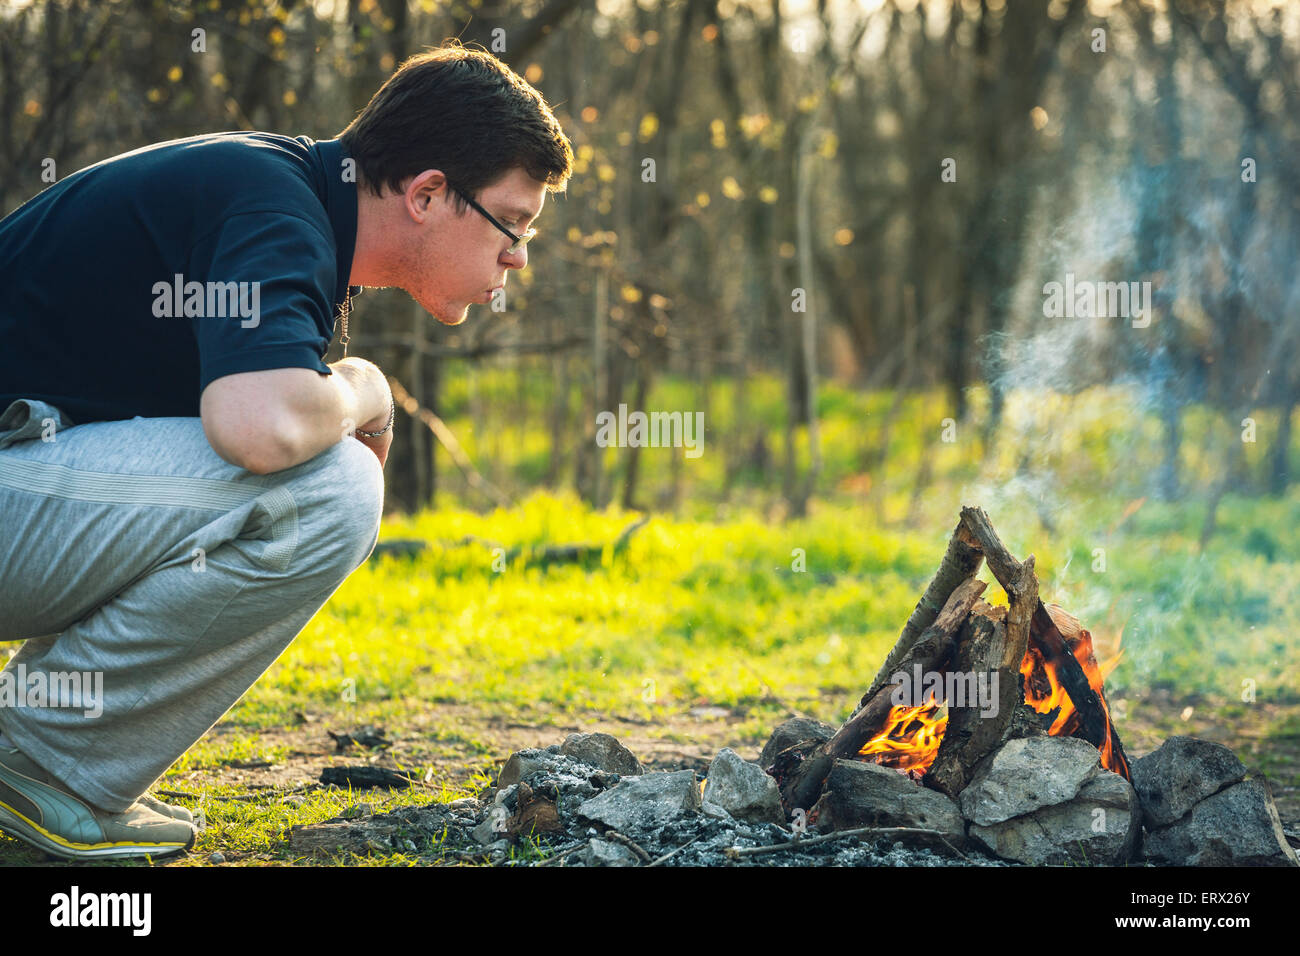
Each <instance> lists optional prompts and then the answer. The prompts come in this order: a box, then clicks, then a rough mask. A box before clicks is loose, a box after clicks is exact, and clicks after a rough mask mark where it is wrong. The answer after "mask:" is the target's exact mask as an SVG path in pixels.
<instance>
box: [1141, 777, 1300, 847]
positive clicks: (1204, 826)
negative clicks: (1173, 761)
mask: <svg viewBox="0 0 1300 956" xmlns="http://www.w3.org/2000/svg"><path fill="white" fill-rule="evenodd" d="M1145 852H1146V856H1147V859H1148V860H1151V861H1153V862H1157V863H1169V864H1172V865H1174V866H1297V865H1300V861H1298V860H1297V859H1296V852H1295V850H1293V849H1292V848H1291V847H1290V845H1289V844H1288V843H1287V840H1286V835H1285V834H1284V833H1283V832H1282V822H1281V821H1280V820H1279V819H1278V815H1277V807H1276V806H1274V804H1273V797H1272V795H1271V794H1270V793H1269V792H1268V787H1267V786H1265V785H1264V783H1263V781H1261V780H1258V779H1250V780H1245V781H1242V782H1241V783H1238V784H1234V785H1232V786H1230V787H1228V789H1226V790H1221V791H1219V792H1218V793H1216V794H1214V795H1213V796H1209V797H1206V798H1205V799H1204V800H1202V801H1201V802H1200V803H1198V804H1196V806H1194V807H1192V809H1191V811H1190V812H1189V813H1187V814H1186V815H1185V816H1183V817H1180V818H1179V819H1178V820H1176V821H1175V822H1174V823H1171V824H1170V825H1168V826H1165V827H1160V828H1157V829H1155V830H1152V831H1151V832H1150V833H1148V834H1147V838H1146V844H1145Z"/></svg>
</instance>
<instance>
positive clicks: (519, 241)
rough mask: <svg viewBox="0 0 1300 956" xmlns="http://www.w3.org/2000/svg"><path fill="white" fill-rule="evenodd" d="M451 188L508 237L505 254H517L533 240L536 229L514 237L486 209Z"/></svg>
mask: <svg viewBox="0 0 1300 956" xmlns="http://www.w3.org/2000/svg"><path fill="white" fill-rule="evenodd" d="M451 188H452V191H454V192H455V193H456V195H457V196H459V197H460V198H461V199H463V200H465V201H466V202H467V203H469V204H470V205H471V206H473V207H474V208H475V209H477V210H478V212H479V214H480V215H482V217H483V218H484V219H486V220H487V221H488V222H490V223H492V225H494V226H496V227H497V228H498V229H500V230H501V231H502V232H504V233H505V234H506V235H507V236H509V237H510V240H511V242H510V248H509V249H507V250H506V252H508V253H510V255H512V256H513V255H514V254H515V253H516V252H518V251H519V250H520V249H522V248H523V247H524V246H525V245H526V244H527V243H528V240H529V239H531V238H533V236H535V235H537V230H536V229H528V230H526V231H525V232H524V234H523V235H522V236H516V235H515V234H514V233H513V232H511V231H510V230H509V229H507V228H506V227H505V226H503V225H501V223H499V222H497V221H496V219H495V218H494V217H493V215H492V214H491V213H490V212H488V211H487V210H486V209H484V208H483V207H482V206H480V205H479V204H478V203H476V202H475V201H474V200H473V199H471V198H470V197H469V196H468V195H467V194H466V193H464V192H461V190H459V189H457V188H456V187H455V186H452V187H451Z"/></svg>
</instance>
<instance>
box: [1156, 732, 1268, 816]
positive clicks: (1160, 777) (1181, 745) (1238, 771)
mask: <svg viewBox="0 0 1300 956" xmlns="http://www.w3.org/2000/svg"><path fill="white" fill-rule="evenodd" d="M1132 773H1133V786H1134V787H1135V788H1136V789H1137V794H1138V799H1140V800H1141V801H1142V812H1143V813H1144V814H1145V816H1146V825H1147V828H1148V829H1155V828H1158V827H1163V826H1168V825H1169V824H1171V823H1173V822H1174V821H1175V820H1177V819H1178V818H1179V817H1181V816H1183V815H1184V814H1185V813H1187V812H1188V811H1189V810H1191V809H1192V807H1194V806H1195V805H1196V804H1198V803H1200V802H1201V801H1202V800H1204V799H1205V798H1206V797H1210V796H1213V795H1214V794H1216V793H1218V792H1219V791H1220V790H1223V789H1225V788H1227V787H1230V786H1232V785H1233V784H1234V783H1240V782H1241V781H1242V780H1245V779H1246V767H1245V765H1244V764H1242V762H1241V761H1240V760H1238V759H1237V756H1236V754H1234V753H1233V752H1232V751H1231V750H1229V749H1228V748H1227V747H1225V746H1223V745H1222V744H1216V743H1211V742H1210V741H1208V740H1198V739H1197V738H1195V737H1170V738H1169V739H1168V740H1166V741H1165V742H1164V743H1163V744H1161V745H1160V748H1159V749H1158V750H1155V751H1153V752H1152V753H1149V754H1147V755H1146V756H1145V757H1142V758H1141V759H1139V760H1135V761H1133V767H1132Z"/></svg>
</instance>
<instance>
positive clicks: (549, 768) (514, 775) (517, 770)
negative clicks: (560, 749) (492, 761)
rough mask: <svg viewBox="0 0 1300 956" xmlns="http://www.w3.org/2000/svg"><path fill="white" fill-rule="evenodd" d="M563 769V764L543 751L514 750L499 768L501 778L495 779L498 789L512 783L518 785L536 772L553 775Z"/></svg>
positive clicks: (553, 755) (552, 755)
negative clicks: (542, 771) (543, 771)
mask: <svg viewBox="0 0 1300 956" xmlns="http://www.w3.org/2000/svg"><path fill="white" fill-rule="evenodd" d="M562 769H564V764H563V763H562V762H561V761H559V760H557V759H556V756H555V754H551V753H547V752H546V751H545V750H534V749H531V748H530V749H528V750H516V751H515V752H514V753H512V754H511V755H510V759H509V760H507V761H506V764H505V766H504V767H502V768H501V776H500V777H498V778H497V786H498V787H508V786H510V785H511V784H512V783H518V782H519V781H520V780H522V779H524V777H527V776H528V775H529V774H531V773H536V772H537V771H538V770H545V771H546V772H548V773H555V772H558V771H560V770H562Z"/></svg>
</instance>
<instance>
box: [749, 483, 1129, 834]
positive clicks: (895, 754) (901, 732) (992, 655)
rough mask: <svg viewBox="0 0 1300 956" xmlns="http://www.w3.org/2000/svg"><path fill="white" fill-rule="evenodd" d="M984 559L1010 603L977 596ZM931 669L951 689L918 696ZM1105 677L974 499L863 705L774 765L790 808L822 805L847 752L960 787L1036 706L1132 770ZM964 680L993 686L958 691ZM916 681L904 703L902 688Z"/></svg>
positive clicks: (1113, 763)
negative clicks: (921, 682) (833, 730)
mask: <svg viewBox="0 0 1300 956" xmlns="http://www.w3.org/2000/svg"><path fill="white" fill-rule="evenodd" d="M985 561H986V562H987V563H988V566H989V570H990V571H991V572H992V574H993V576H994V578H996V579H997V581H998V583H999V584H1001V585H1002V587H1003V589H1004V590H1005V591H1006V593H1007V597H1008V601H1009V606H1008V607H1007V608H1005V609H1003V608H994V607H991V606H990V605H988V604H985V603H984V602H983V601H979V600H978V599H979V596H980V594H981V593H982V592H983V591H984V588H985V585H984V583H983V582H981V581H978V580H976V579H975V578H974V574H975V572H976V571H978V570H979V567H980V564H981V562H985ZM940 605H942V606H940ZM923 674H924V675H925V676H926V680H927V681H928V682H930V683H928V684H927V686H929V687H936V688H937V687H938V686H942V687H943V688H945V690H944V691H943V692H942V693H943V698H944V699H943V700H940V699H939V698H938V693H936V692H934V691H931V693H932V694H933V696H932V697H931V699H928V700H917V699H916V696H917V690H918V689H917V687H916V686H915V685H916V683H917V682H918V681H919V680H920V679H921V677H922V675H923ZM982 675H987V677H986V678H985V682H984V683H983V684H980V681H979V679H980V677H981V676H982ZM1101 679H1102V674H1101V671H1100V669H1099V668H1098V667H1097V664H1096V659H1095V658H1094V657H1093V654H1092V641H1091V635H1089V634H1088V632H1087V631H1086V630H1084V629H1083V628H1082V626H1081V625H1080V624H1079V622H1078V621H1077V620H1076V619H1074V618H1073V617H1071V616H1070V615H1068V614H1066V613H1065V612H1064V611H1062V610H1061V609H1060V608H1057V607H1056V606H1055V605H1052V606H1050V607H1049V606H1047V605H1044V604H1043V602H1042V600H1041V599H1040V597H1039V594H1038V578H1037V576H1036V574H1035V571H1034V557H1033V555H1030V556H1029V558H1027V559H1026V560H1025V561H1023V562H1022V561H1019V560H1017V559H1016V558H1015V557H1013V556H1012V555H1011V553H1010V552H1009V551H1008V550H1007V548H1006V546H1005V545H1004V544H1003V543H1002V541H1001V539H1000V538H999V537H998V535H997V532H996V531H994V529H993V525H992V523H991V522H990V521H989V518H988V515H987V514H985V512H984V511H983V510H982V509H980V508H963V509H962V512H961V519H960V521H959V522H958V524H957V527H956V529H955V530H954V531H953V534H952V536H951V538H950V540H949V542H948V548H947V550H946V552H945V554H944V558H943V561H942V562H941V564H940V566H939V570H938V572H937V573H936V574H935V576H934V578H933V580H931V582H930V585H929V587H927V588H926V591H925V594H924V595H923V596H922V598H921V600H920V601H919V602H918V603H917V606H916V608H915V610H914V611H913V612H912V615H911V616H910V617H909V618H908V621H907V624H906V626H904V628H903V632H902V634H900V635H899V638H898V641H897V642H896V643H895V645H894V647H893V649H892V650H891V651H890V653H889V655H888V656H887V657H886V659H885V664H884V666H883V667H881V669H880V671H879V673H877V675H876V677H875V679H874V680H873V681H872V683H871V686H870V687H869V688H868V689H867V692H866V693H865V694H863V696H862V699H861V700H860V701H859V703H858V706H857V708H856V709H855V710H854V712H853V714H852V715H851V716H850V717H849V719H848V720H847V721H846V722H845V723H844V725H843V726H842V727H840V729H839V730H838V731H837V732H836V733H835V734H834V735H833V736H832V737H831V738H830V739H829V740H825V741H824V742H823V741H819V740H804V741H801V742H799V743H796V744H794V745H792V746H789V747H786V748H785V749H784V750H782V751H781V752H780V753H778V754H777V755H776V758H775V760H774V761H773V764H772V766H771V768H770V769H769V772H770V773H771V774H772V775H773V777H775V778H776V780H777V782H778V784H780V787H781V798H782V801H783V803H784V805H785V807H786V809H787V810H788V811H793V810H794V809H796V808H804V809H805V810H807V809H809V808H812V807H814V806H815V805H816V803H817V800H818V799H819V798H820V797H821V796H822V792H823V790H824V788H825V782H826V779H827V777H828V775H829V774H830V772H831V770H832V769H833V767H834V766H835V761H836V760H837V759H849V760H854V759H857V760H861V759H864V758H865V759H872V760H875V761H877V762H879V763H881V764H882V765H885V766H892V767H894V768H895V769H898V770H900V771H906V772H908V773H909V775H912V776H913V778H914V779H916V778H917V777H920V776H921V775H922V774H924V776H923V777H922V778H921V780H922V782H923V783H924V784H925V785H926V786H928V787H930V788H931V789H934V790H938V791H940V792H942V793H944V794H945V795H947V796H949V797H956V796H957V794H958V793H960V792H961V791H962V790H963V789H964V788H965V787H966V785H967V784H968V783H969V782H970V780H971V777H972V774H973V772H974V769H975V766H976V764H978V763H979V762H980V761H981V760H983V759H984V758H985V757H986V756H988V755H989V754H990V753H992V752H993V751H994V750H996V749H997V748H998V746H999V745H1000V744H1001V743H1002V742H1003V741H1004V740H1005V739H1006V738H1007V736H1008V734H1009V732H1010V731H1011V725H1012V721H1013V719H1014V718H1015V716H1016V714H1017V711H1019V712H1021V714H1022V719H1023V716H1024V715H1025V714H1030V716H1032V714H1031V713H1030V710H1029V708H1032V710H1033V711H1036V712H1037V713H1038V714H1040V715H1042V714H1047V715H1049V717H1048V718H1046V719H1048V720H1050V721H1051V723H1052V726H1051V729H1050V731H1049V733H1052V734H1055V735H1072V736H1077V737H1079V738H1081V739H1083V740H1086V741H1087V742H1088V743H1090V744H1092V745H1093V746H1094V747H1096V748H1097V749H1098V750H1099V751H1100V752H1101V755H1102V763H1103V765H1104V766H1106V767H1107V768H1109V769H1111V770H1114V771H1115V772H1116V773H1119V774H1120V775H1122V776H1124V777H1126V778H1127V777H1128V776H1129V771H1128V761H1127V759H1126V757H1125V755H1124V751H1123V747H1122V745H1121V744H1120V741H1119V735H1118V733H1116V731H1115V728H1114V725H1113V724H1112V723H1111V721H1110V714H1109V711H1108V710H1107V708H1106V703H1105V698H1104V696H1103V695H1102V693H1101V686H1102V685H1101ZM995 680H996V684H994V681H995ZM1026 681H1028V682H1029V685H1030V686H1027V685H1026V683H1025V682H1026ZM963 682H965V683H964V684H963ZM904 683H906V684H907V685H908V687H904V686H903V685H904ZM962 687H965V688H966V689H967V690H975V689H976V688H981V689H983V691H984V693H978V694H974V695H969V694H962V693H960V692H956V693H954V691H955V690H956V689H958V688H962ZM990 688H992V689H990ZM907 690H911V691H912V693H911V699H910V700H907V701H906V703H903V702H901V701H900V700H899V696H900V693H899V692H904V691H907ZM971 696H974V698H975V699H974V700H971V699H970V697H971ZM945 703H946V705H947V708H948V710H947V716H946V717H945V716H942V715H941V714H940V710H941V706H942V705H943V704H945Z"/></svg>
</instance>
